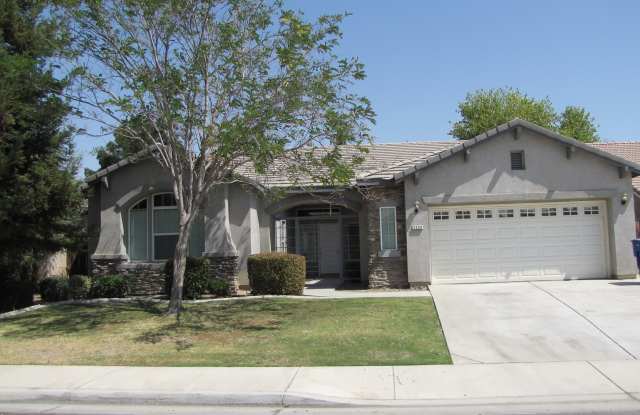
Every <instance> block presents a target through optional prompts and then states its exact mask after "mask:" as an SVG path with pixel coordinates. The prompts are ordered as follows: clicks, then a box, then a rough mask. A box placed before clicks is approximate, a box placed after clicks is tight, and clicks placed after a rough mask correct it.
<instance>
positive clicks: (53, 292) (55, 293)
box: [38, 277, 69, 303]
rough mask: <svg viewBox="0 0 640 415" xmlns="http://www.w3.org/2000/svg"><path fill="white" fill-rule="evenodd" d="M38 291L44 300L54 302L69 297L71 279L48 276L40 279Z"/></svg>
mask: <svg viewBox="0 0 640 415" xmlns="http://www.w3.org/2000/svg"><path fill="white" fill-rule="evenodd" d="M38 291H39V292H40V297H42V301H45V302H47V303H52V302H55V301H65V300H68V299H69V279H68V278H63V277H46V278H43V279H42V280H40V284H39V285H38Z"/></svg>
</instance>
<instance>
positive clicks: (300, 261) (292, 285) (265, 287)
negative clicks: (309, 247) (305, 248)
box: [247, 252, 306, 295]
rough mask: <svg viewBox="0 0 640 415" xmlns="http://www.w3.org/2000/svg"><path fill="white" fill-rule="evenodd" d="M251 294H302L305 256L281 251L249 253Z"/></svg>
mask: <svg viewBox="0 0 640 415" xmlns="http://www.w3.org/2000/svg"><path fill="white" fill-rule="evenodd" d="M247 266H248V271H249V282H250V284H251V294H254V295H265V294H275V295H302V291H303V290H304V283H305V277H306V275H305V274H306V272H305V266H306V264H305V258H304V257H303V256H302V255H293V254H287V253H283V252H270V253H265V254H257V255H251V256H250V257H249V260H248V264H247Z"/></svg>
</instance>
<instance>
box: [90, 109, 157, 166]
mask: <svg viewBox="0 0 640 415" xmlns="http://www.w3.org/2000/svg"><path fill="white" fill-rule="evenodd" d="M138 122H140V120H139V117H136V118H133V119H131V120H125V121H124V124H125V125H122V126H118V127H117V128H116V129H115V130H114V132H113V140H112V141H109V142H108V143H107V144H105V145H104V146H100V147H97V148H96V149H95V150H94V154H95V156H96V158H97V159H98V163H99V164H100V168H101V169H104V168H107V167H109V166H111V165H112V164H116V163H117V162H119V161H120V160H123V159H125V158H127V157H128V156H130V155H133V154H136V153H138V152H140V151H142V150H144V149H145V148H146V147H147V145H146V144H145V143H147V142H150V140H149V139H148V138H147V139H145V138H143V135H144V134H145V128H143V127H141V126H140V125H138V124H136V123H138ZM148 128H149V127H148V126H147V129H148ZM129 130H133V131H138V136H139V137H140V139H131V138H129V137H128V134H129Z"/></svg>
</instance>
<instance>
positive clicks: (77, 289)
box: [69, 275, 91, 300]
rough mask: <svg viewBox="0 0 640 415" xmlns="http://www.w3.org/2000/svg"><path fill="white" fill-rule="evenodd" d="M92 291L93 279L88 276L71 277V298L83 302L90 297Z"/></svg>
mask: <svg viewBox="0 0 640 415" xmlns="http://www.w3.org/2000/svg"><path fill="white" fill-rule="evenodd" d="M90 290H91V278H89V277H87V276H86V275H72V276H70V277H69V297H70V298H72V299H74V300H83V299H85V298H87V297H89V291H90Z"/></svg>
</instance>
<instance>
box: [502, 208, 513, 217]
mask: <svg viewBox="0 0 640 415" xmlns="http://www.w3.org/2000/svg"><path fill="white" fill-rule="evenodd" d="M498 217H499V218H512V217H513V209H498Z"/></svg>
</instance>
